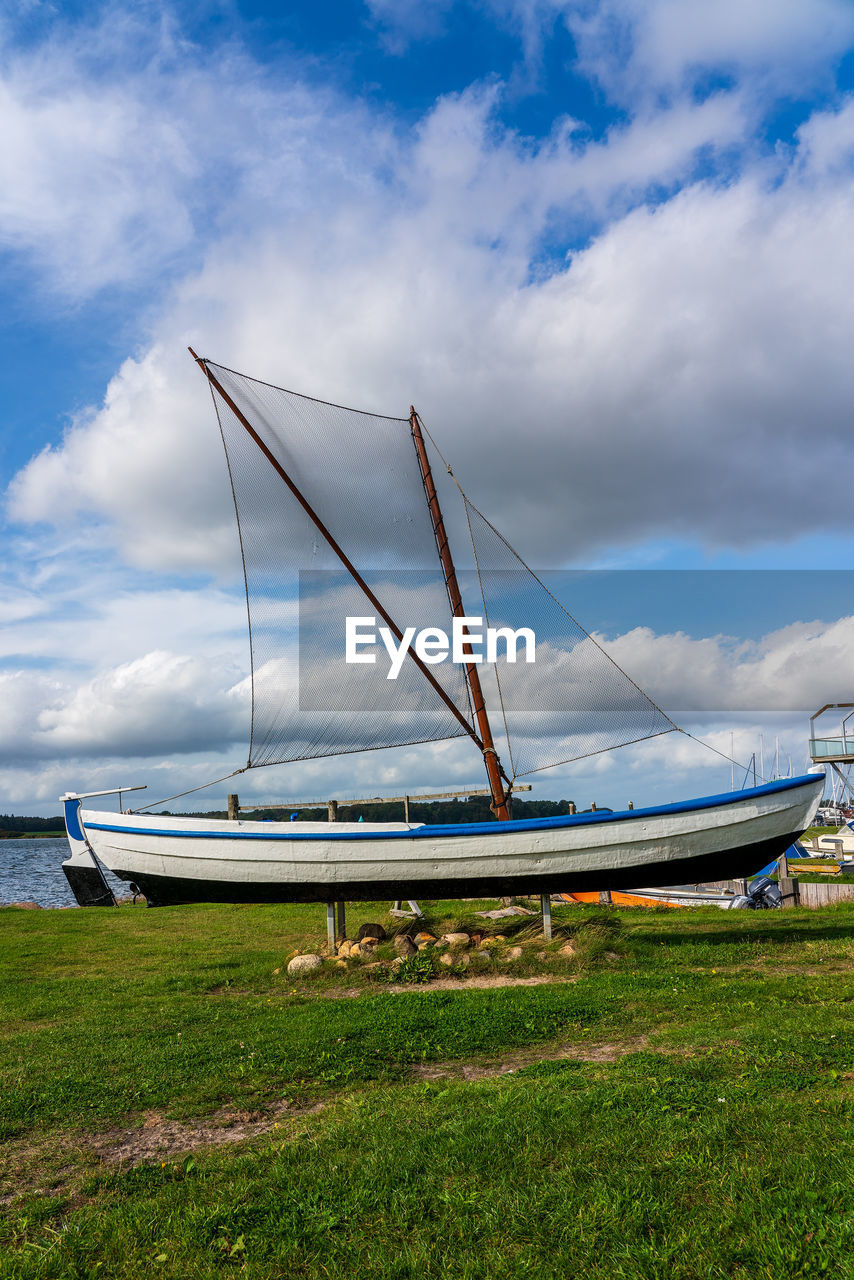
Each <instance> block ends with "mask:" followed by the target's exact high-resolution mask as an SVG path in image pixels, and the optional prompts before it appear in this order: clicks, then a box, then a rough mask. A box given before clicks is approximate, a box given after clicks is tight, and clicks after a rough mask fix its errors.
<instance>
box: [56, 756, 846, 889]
mask: <svg viewBox="0 0 854 1280" xmlns="http://www.w3.org/2000/svg"><path fill="white" fill-rule="evenodd" d="M822 791H823V778H818V777H816V776H815V775H809V776H806V777H803V778H796V779H786V780H785V781H782V782H776V783H769V784H767V785H766V786H764V787H756V788H753V789H752V790H750V791H743V792H734V793H727V794H725V795H721V796H710V797H703V798H702V799H699V800H695V801H688V802H683V803H680V804H675V805H663V806H659V807H657V808H650V809H634V810H629V811H626V812H625V813H614V814H609V813H592V814H579V815H575V816H573V817H563V818H555V819H537V820H527V821H521V822H508V823H495V822H491V823H471V824H465V825H459V826H407V825H406V824H401V823H389V824H369V823H359V824H355V823H346V824H345V823H340V824H336V825H335V827H334V828H330V826H329V825H328V824H326V823H268V822H228V821H224V820H222V821H218V820H200V819H192V818H162V817H147V816H146V817H141V816H138V815H133V816H122V815H116V814H108V813H94V812H90V811H83V812H82V813H81V815H80V818H81V826H82V829H83V832H84V833H85V839H86V841H87V843H88V845H89V847H90V848H91V850H92V851H93V852H94V854H95V855H96V856H97V858H98V859H99V860H100V861H101V862H102V863H103V864H104V865H105V866H106V867H107V868H108V869H109V870H110V871H112V872H113V873H114V874H115V875H116V876H118V877H119V878H120V879H122V880H125V881H127V882H130V883H135V884H136V885H137V886H138V887H139V889H140V890H141V891H142V892H143V893H144V894H145V896H146V898H147V899H148V901H149V903H150V904H151V905H157V906H160V905H167V904H177V903H184V902H244V903H249V902H328V901H332V900H334V899H344V900H347V901H368V900H375V899H382V898H398V897H401V896H403V897H412V898H436V897H440V898H475V897H485V898H492V897H498V896H502V895H505V894H534V893H552V892H569V891H572V890H590V889H614V890H619V889H632V888H640V887H655V886H657V885H672V884H674V883H677V884H678V883H682V882H690V883H699V882H703V881H708V880H723V879H730V878H734V877H737V876H746V875H751V874H753V873H755V872H756V871H758V870H759V869H760V868H761V867H763V866H764V865H765V864H766V863H767V862H768V861H769V860H770V859H772V858H775V857H777V856H779V854H781V853H784V852H785V851H786V849H788V847H789V846H790V845H791V844H792V842H793V840H795V839H796V838H797V837H798V836H799V835H800V834H801V833H802V832H803V831H804V830H805V829H806V827H807V826H809V824H810V822H811V820H812V817H813V815H814V813H815V810H816V808H817V806H818V804H819V801H820V799H821V795H822Z"/></svg>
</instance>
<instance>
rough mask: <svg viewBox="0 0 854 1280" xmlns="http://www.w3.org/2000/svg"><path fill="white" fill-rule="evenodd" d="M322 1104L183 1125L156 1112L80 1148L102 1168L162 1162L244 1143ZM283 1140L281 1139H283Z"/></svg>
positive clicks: (230, 1112) (220, 1115)
mask: <svg viewBox="0 0 854 1280" xmlns="http://www.w3.org/2000/svg"><path fill="white" fill-rule="evenodd" d="M323 1107H324V1103H322V1102H315V1103H312V1104H311V1105H309V1106H304V1107H298V1106H295V1105H294V1103H293V1102H291V1101H289V1100H285V1101H283V1102H276V1103H273V1104H272V1105H270V1106H267V1107H264V1109H263V1110H258V1111H245V1110H244V1111H239V1110H234V1109H233V1108H225V1107H224V1108H223V1109H222V1110H220V1111H215V1112H214V1113H213V1114H212V1115H210V1116H206V1117H205V1118H204V1119H203V1120H197V1121H191V1122H188V1123H184V1122H182V1121H180V1120H167V1119H165V1118H164V1117H163V1116H161V1115H158V1114H157V1112H147V1113H146V1115H145V1116H144V1117H143V1121H142V1124H141V1125H138V1126H135V1127H133V1128H130V1127H116V1128H114V1129H108V1130H107V1131H106V1132H104V1133H99V1134H95V1135H93V1136H92V1137H91V1138H87V1139H85V1140H84V1142H83V1143H82V1144H81V1145H82V1146H84V1147H85V1148H88V1150H89V1151H91V1152H92V1153H93V1154H94V1155H95V1156H97V1157H98V1159H99V1160H101V1161H102V1162H103V1163H104V1164H128V1165H135V1164H141V1163H142V1162H143V1161H144V1160H155V1159H157V1160H164V1159H169V1158H171V1157H172V1156H175V1155H179V1154H181V1155H183V1154H186V1153H187V1152H188V1151H194V1150H196V1149H197V1148H198V1147H213V1146H220V1145H221V1144H222V1143H224V1142H244V1141H246V1139H248V1138H254V1137H257V1135H258V1134H260V1133H267V1132H268V1131H269V1130H271V1129H276V1128H277V1127H278V1125H279V1120H280V1119H282V1118H287V1119H292V1118H295V1117H301V1116H305V1115H315V1114H316V1113H317V1112H318V1111H322V1110H323ZM283 1136H284V1135H283Z"/></svg>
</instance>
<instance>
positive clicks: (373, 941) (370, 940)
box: [359, 933, 380, 952]
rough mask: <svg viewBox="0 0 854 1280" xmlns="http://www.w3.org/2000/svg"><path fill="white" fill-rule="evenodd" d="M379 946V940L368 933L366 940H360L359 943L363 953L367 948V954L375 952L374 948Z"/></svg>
mask: <svg viewBox="0 0 854 1280" xmlns="http://www.w3.org/2000/svg"><path fill="white" fill-rule="evenodd" d="M379 945H380V940H379V938H375V937H374V936H373V934H370V933H369V934H368V936H367V937H366V938H362V941H361V942H360V943H359V946H360V947H361V948H362V950H363V951H364V950H365V949H366V948H367V950H368V951H369V952H370V951H374V950H376V948H377V947H378V946H379Z"/></svg>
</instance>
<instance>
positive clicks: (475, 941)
mask: <svg viewBox="0 0 854 1280" xmlns="http://www.w3.org/2000/svg"><path fill="white" fill-rule="evenodd" d="M485 937H486V930H485V929H472V931H471V933H470V934H469V938H470V939H471V943H472V946H474V947H479V946H480V944H481V943H482V942H483V940H484V938H485Z"/></svg>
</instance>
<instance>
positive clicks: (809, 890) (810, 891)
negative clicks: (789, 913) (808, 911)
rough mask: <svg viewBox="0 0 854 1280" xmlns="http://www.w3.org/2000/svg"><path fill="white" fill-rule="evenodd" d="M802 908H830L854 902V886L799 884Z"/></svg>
mask: <svg viewBox="0 0 854 1280" xmlns="http://www.w3.org/2000/svg"><path fill="white" fill-rule="evenodd" d="M798 893H799V896H800V900H801V902H800V905H801V906H802V907H829V906H832V905H833V903H834V902H851V901H852V900H854V884H833V883H831V884H798Z"/></svg>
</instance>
